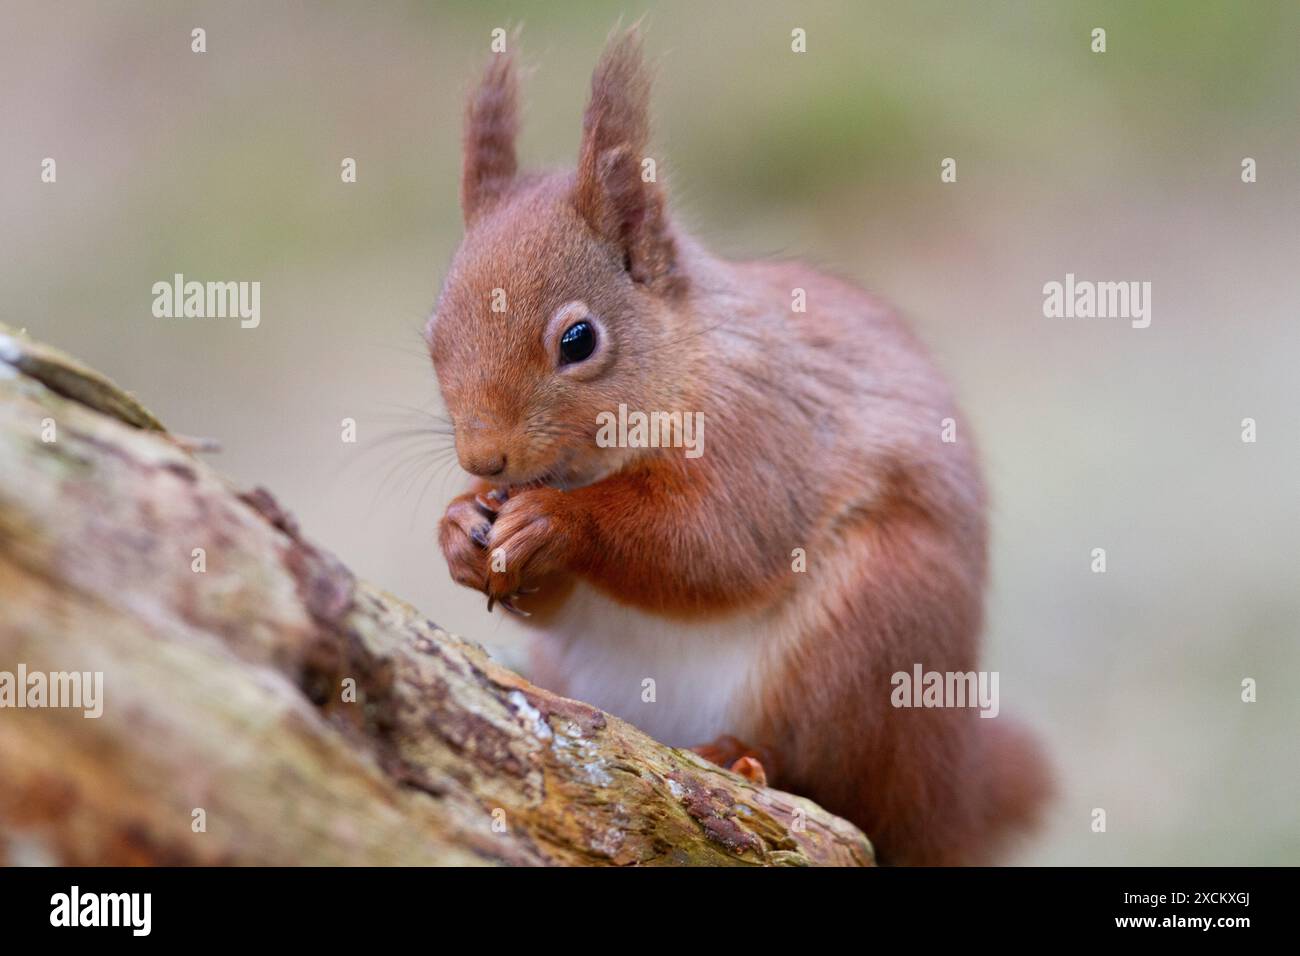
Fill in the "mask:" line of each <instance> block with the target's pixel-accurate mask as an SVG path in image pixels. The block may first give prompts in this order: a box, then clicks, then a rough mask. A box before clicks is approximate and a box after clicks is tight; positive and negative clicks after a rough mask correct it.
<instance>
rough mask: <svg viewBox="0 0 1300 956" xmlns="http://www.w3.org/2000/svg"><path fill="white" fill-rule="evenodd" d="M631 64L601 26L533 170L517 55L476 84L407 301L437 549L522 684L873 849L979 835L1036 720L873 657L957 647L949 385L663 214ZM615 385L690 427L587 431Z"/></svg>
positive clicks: (925, 365)
mask: <svg viewBox="0 0 1300 956" xmlns="http://www.w3.org/2000/svg"><path fill="white" fill-rule="evenodd" d="M649 91H650V79H649V74H648V71H647V68H646V66H645V64H644V62H643V56H642V53H641V41H640V39H639V37H638V35H637V32H636V30H635V29H633V30H629V31H626V32H623V33H621V34H618V35H616V36H615V37H614V38H613V39H611V41H610V43H609V45H608V47H607V48H606V50H605V52H604V54H603V55H602V57H601V59H600V61H599V64H598V65H597V67H596V70H595V73H594V75H593V78H592V84H591V99H590V102H589V104H588V106H587V109H586V112H585V114H584V118H583V126H582V143H581V147H580V149H579V153H578V162H577V168H576V170H564V171H556V172H521V171H520V170H519V169H518V168H517V164H516V157H515V138H516V132H517V129H518V106H517V103H518V97H517V89H516V79H515V69H514V65H513V59H512V55H508V54H498V55H497V56H496V57H495V58H494V59H493V61H492V62H491V63H490V65H489V66H488V69H487V71H486V73H485V75H484V77H483V79H482V81H481V83H480V84H479V86H478V87H477V89H476V90H475V91H474V92H473V93H472V95H471V97H470V100H469V103H468V108H467V111H466V128H465V136H464V151H463V152H464V155H463V170H462V178H461V187H460V192H461V205H462V209H463V214H464V220H465V236H464V239H463V241H462V244H461V246H460V248H459V249H458V251H457V252H456V254H455V256H454V259H453V262H452V265H451V267H450V269H449V271H448V274H447V276H446V279H445V282H444V285H443V289H442V292H441V294H440V296H439V300H438V303H437V306H436V309H435V312H434V315H433V317H432V318H431V319H430V320H429V324H428V327H427V330H426V336H427V341H428V345H429V349H430V354H431V357H432V360H433V365H434V368H435V371H436V373H437V378H438V383H439V386H440V389H441V392H442V396H443V400H444V403H445V405H446V408H447V411H448V414H449V416H450V419H451V423H452V425H453V426H454V431H455V445H456V452H457V456H458V458H459V461H460V464H461V466H462V467H463V468H464V469H465V470H466V471H468V472H470V473H471V474H473V475H475V476H476V478H475V480H474V482H473V484H472V486H471V487H470V489H469V491H468V492H467V493H465V494H463V495H461V496H460V497H458V498H456V499H454V500H453V501H452V502H451V504H450V505H449V507H448V508H447V511H446V514H445V516H444V517H443V519H442V521H441V523H440V526H439V543H440V545H441V548H442V550H443V552H444V554H445V556H446V559H447V562H448V565H449V566H450V570H451V575H452V577H453V578H454V579H455V580H456V581H457V582H458V583H460V584H462V585H465V586H466V587H470V588H473V589H475V590H478V591H483V592H486V594H487V596H488V608H489V610H491V608H492V605H493V603H499V604H502V605H504V606H505V608H506V609H508V610H511V611H516V612H518V613H520V614H527V615H529V616H528V617H527V618H526V622H527V624H528V625H529V626H530V628H531V631H532V638H531V644H532V646H531V655H532V657H531V660H532V666H533V672H532V674H531V675H530V676H532V677H533V679H534V680H535V681H536V682H537V683H538V684H541V685H542V686H545V687H548V688H550V689H552V690H555V691H557V692H560V693H563V694H566V695H568V696H571V697H575V698H579V699H581V700H584V701H587V702H589V703H592V704H594V705H596V706H599V707H601V708H603V709H605V710H607V711H609V712H611V713H614V714H616V715H619V716H621V717H624V718H625V719H627V720H629V721H631V722H632V723H634V724H636V725H637V726H639V727H640V728H642V729H643V730H645V731H647V732H648V733H650V734H651V735H653V736H655V737H657V738H658V739H660V740H662V741H663V742H665V743H668V744H670V745H673V746H679V747H692V746H693V747H696V748H697V749H698V750H699V752H700V753H702V754H704V755H706V756H707V757H709V758H710V759H712V760H714V761H715V762H717V763H720V764H722V765H723V766H726V767H731V768H733V769H735V770H737V771H738V772H742V773H745V774H746V775H748V776H750V777H751V778H754V777H757V778H759V779H762V778H763V777H764V776H765V777H766V778H767V781H768V782H769V783H771V784H773V785H775V786H778V787H781V788H783V789H786V790H790V791H793V792H795V793H799V794H801V795H804V796H806V797H809V798H810V799H813V800H815V801H816V802H818V803H819V804H821V805H822V806H824V807H825V808H826V809H828V810H830V811H832V812H834V813H837V814H839V815H841V816H843V817H845V818H847V819H849V820H851V821H853V822H854V823H856V824H857V825H858V826H860V827H861V828H862V829H863V830H864V831H865V832H866V833H867V835H868V836H869V837H870V838H871V840H872V841H873V843H874V845H875V847H876V850H877V854H878V858H879V859H880V860H881V861H882V862H884V863H895V864H958V863H984V862H989V861H990V860H992V859H994V857H995V854H996V853H997V851H998V850H999V848H1000V847H1001V846H1002V845H1003V838H1004V837H1005V836H1007V835H1009V834H1012V833H1014V832H1016V831H1017V830H1021V829H1024V828H1026V827H1027V826H1029V825H1030V824H1032V822H1033V820H1034V818H1035V817H1036V816H1037V813H1038V811H1039V810H1040V808H1041V805H1042V803H1043V801H1044V799H1045V798H1046V796H1047V794H1048V791H1049V776H1048V773H1047V769H1046V764H1045V762H1044V760H1043V758H1042V756H1041V755H1040V753H1039V750H1038V748H1037V745H1036V744H1035V742H1034V740H1033V738H1032V737H1030V736H1029V735H1028V734H1026V733H1025V732H1023V731H1022V730H1021V729H1019V728H1018V727H1017V726H1016V725H1014V724H1012V723H1009V722H1008V721H1007V719H1006V718H1005V717H998V718H997V719H993V720H985V719H979V717H978V715H977V713H976V711H975V710H973V709H971V708H962V707H935V708H903V707H896V706H894V705H893V704H892V703H891V692H892V691H893V689H894V686H893V685H892V683H891V675H894V674H896V673H899V672H906V673H909V674H910V673H911V672H912V671H913V668H914V666H915V665H918V664H920V665H922V666H923V667H924V668H925V670H926V671H940V672H970V671H973V670H974V669H975V667H976V665H977V652H978V644H979V635H980V630H981V617H982V605H983V591H984V587H985V577H986V527H985V510H986V504H985V492H984V488H983V484H982V481H981V477H980V474H979V469H978V467H977V464H976V461H975V457H974V453H973V451H972V448H971V445H970V442H969V440H968V439H967V437H966V435H965V430H964V426H962V425H960V424H958V423H960V422H961V416H960V414H959V413H958V411H957V410H956V408H955V405H954V402H953V398H952V395H951V394H950V391H949V388H948V386H947V384H946V383H945V381H944V379H943V378H942V376H941V375H940V374H939V372H938V371H936V369H935V368H934V366H933V365H932V363H931V361H930V359H929V358H928V357H927V355H926V352H925V350H924V349H923V347H922V346H921V345H920V344H919V342H918V341H917V340H916V339H915V338H914V337H913V336H912V334H911V333H910V332H909V331H908V329H907V328H906V327H905V326H904V325H903V324H902V322H901V321H900V320H899V319H898V318H897V317H896V316H895V315H894V314H893V313H892V312H891V311H890V310H889V309H888V308H886V307H885V306H884V305H882V304H881V303H880V302H878V301H877V300H875V299H874V298H872V297H871V296H869V295H868V294H866V293H864V292H862V291H861V290H859V289H857V288H855V287H854V286H853V285H851V284H849V283H847V282H844V281H841V280H839V279H835V278H831V277H829V276H827V275H824V274H822V273H820V272H817V271H815V270H814V269H812V268H810V267H808V266H805V265H801V264H799V263H796V262H776V261H761V262H729V261H724V260H723V259H721V258H718V257H715V256H713V255H711V254H710V253H709V252H708V251H706V250H705V249H704V248H703V247H702V246H701V245H700V244H698V243H697V242H696V241H695V240H693V239H692V238H691V237H690V236H688V235H687V234H686V233H684V232H683V231H682V230H681V229H680V228H678V226H677V225H676V224H675V223H674V222H673V220H672V219H671V218H670V215H669V212H668V206H667V203H666V196H665V192H664V189H663V187H662V185H661V184H660V183H658V182H657V181H656V179H657V177H655V176H649V175H643V172H644V171H645V170H646V169H647V168H648V166H647V164H645V163H644V160H645V159H646V158H647V157H648V155H649V154H648V152H647V150H648V148H649V144H648V135H649V122H648V108H649ZM799 295H803V296H804V303H805V309H804V310H798V309H796V308H794V307H793V305H792V303H794V302H795V300H796V298H797V297H798V296H799ZM620 406H626V408H627V409H633V410H644V411H645V412H651V411H660V410H661V411H665V412H681V413H684V414H691V413H696V412H698V413H700V414H701V416H702V420H703V422H704V423H705V425H706V426H707V427H706V431H705V434H704V435H703V436H701V437H706V438H707V440H706V441H703V442H701V443H700V448H699V449H698V451H699V452H700V453H699V454H698V455H696V456H693V457H692V456H688V455H686V454H684V452H683V450H682V449H681V448H674V447H606V445H608V444H609V443H608V442H598V441H597V431H598V425H597V423H598V422H599V421H600V420H601V416H602V415H604V414H609V413H616V412H617V411H618V410H619V408H620ZM945 428H948V429H950V430H951V429H953V428H956V429H957V437H958V440H956V441H947V442H945V441H943V440H941V433H942V432H943V431H944V429H945ZM625 444H632V443H631V442H628V443H625ZM642 444H644V443H642ZM801 556H802V560H803V561H804V562H806V567H804V568H801V567H800V561H801ZM647 679H649V680H653V681H654V688H655V699H654V702H653V703H648V702H646V701H645V700H643V688H644V687H646V686H648V685H646V684H644V683H643V682H645V681H647Z"/></svg>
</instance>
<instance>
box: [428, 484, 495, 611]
mask: <svg viewBox="0 0 1300 956" xmlns="http://www.w3.org/2000/svg"><path fill="white" fill-rule="evenodd" d="M476 497H477V496H476V495H475V494H474V493H473V492H471V493H469V494H465V495H461V496H460V497H459V498H454V499H452V502H451V504H449V505H448V506H447V511H446V513H445V514H444V515H443V516H442V521H440V522H439V523H438V544H439V545H440V546H441V547H442V553H443V555H444V556H445V557H446V558H447V567H448V569H449V570H450V571H451V577H452V580H453V581H455V582H456V583H457V584H463V585H465V587H467V588H473V589H474V590H475V591H485V590H486V589H487V577H488V572H487V567H488V564H487V544H488V535H489V534H490V533H491V531H492V518H491V512H490V511H488V510H487V509H486V508H484V507H483V505H481V504H480V503H479V502H478V501H477V500H476Z"/></svg>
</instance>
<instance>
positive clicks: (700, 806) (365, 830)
mask: <svg viewBox="0 0 1300 956" xmlns="http://www.w3.org/2000/svg"><path fill="white" fill-rule="evenodd" d="M20 668H23V669H25V672H26V674H27V681H26V682H25V683H24V684H23V686H18V674H19V670H20ZM6 672H7V674H8V675H9V678H8V681H9V683H8V687H9V689H10V691H12V694H11V695H10V696H9V697H8V698H6V697H5V693H4V692H5V684H4V681H5V674H6ZM52 672H68V673H71V672H78V673H81V674H82V675H83V676H84V680H85V686H86V687H87V688H93V687H94V680H95V678H94V677H93V675H94V674H96V673H102V692H101V695H100V698H101V701H100V702H101V703H102V716H100V717H97V718H95V717H86V716H84V714H83V712H84V710H85V709H86V707H84V706H81V707H53V706H45V707H33V706H18V705H19V704H24V705H25V704H29V703H33V702H37V698H36V697H35V696H32V695H33V694H34V693H35V691H33V690H32V684H31V682H32V681H33V679H34V678H33V677H32V675H33V674H36V675H45V674H50V673H52ZM53 686H54V685H51V688H52V687H53ZM50 694H51V695H52V694H53V690H52V689H51V691H50ZM62 702H63V701H61V700H53V699H47V700H46V701H45V703H46V704H47V705H48V704H53V703H62ZM81 703H82V704H90V705H92V706H93V702H90V701H87V700H82V701H81ZM0 705H3V706H0V863H7V864H20V863H60V864H134V863H142V864H484V863H487V864H492V863H505V864H611V865H626V864H713V865H727V864H765V865H777V864H792V865H806V864H831V865H866V864H870V863H871V862H872V851H871V845H870V843H869V842H868V841H867V839H866V837H865V836H863V835H862V834H861V833H860V832H858V831H857V830H856V829H854V828H853V827H852V826H851V825H850V824H848V823H846V822H845V821H843V820H840V819H839V818H837V817H834V816H831V815H830V814H828V813H826V812H825V811H824V810H822V809H820V808H819V807H817V806H816V805H815V804H813V803H811V802H809V801H807V800H804V799H801V798H799V797H795V796H791V795H789V794H786V793H781V792H779V791H776V790H771V789H768V788H764V787H757V786H754V785H752V784H751V783H750V782H748V781H746V780H745V779H743V778H741V777H739V776H736V775H734V774H730V773H727V772H725V771H722V770H720V769H719V768H716V767H714V766H712V765H711V764H708V763H707V762H706V761H704V760H703V759H702V758H700V757H698V756H696V755H695V754H693V753H690V752H687V751H681V750H675V749H671V748H668V747H665V746H663V745H661V744H659V743H656V742H655V741H653V740H651V739H650V738H648V737H647V736H646V735H644V734H642V733H640V732H639V731H637V730H636V729H635V728H633V727H632V726H631V725H629V724H627V723H624V722H623V721H621V720H618V719H617V718H615V717H612V716H610V715H608V714H605V713H602V712H601V711H599V710H597V709H595V708H593V707H590V706H588V705H586V704H582V703H579V702H577V701H572V700H566V699H564V698H561V697H557V696H555V695H554V694H550V693H548V692H547V691H545V690H542V689H540V688H538V687H534V686H533V685H532V684H530V683H528V681H526V680H524V679H523V678H522V677H519V676H518V675H516V674H513V673H511V672H509V671H507V670H505V669H504V668H502V667H501V666H499V665H498V664H496V663H494V662H493V661H492V660H491V659H490V658H489V657H488V656H487V654H486V653H485V652H484V651H483V650H482V649H481V648H479V647H478V646H477V645H474V644H472V643H469V642H466V641H463V640H461V639H459V638H457V637H455V636H453V635H451V634H448V633H447V632H445V631H443V630H442V629H440V628H439V627H437V625H435V624H433V623H431V622H430V621H429V620H427V619H426V618H424V617H423V616H422V615H420V614H419V613H418V612H417V611H416V610H415V609H413V608H411V607H410V606H408V605H406V604H404V603H402V602H401V601H399V600H397V599H395V598H393V597H392V596H390V595H387V594H385V593H383V592H382V591H381V590H379V589H377V588H375V587H373V586H371V585H368V584H366V583H364V582H362V581H359V580H357V579H356V578H354V577H353V575H352V574H351V573H350V572H349V571H348V569H347V568H346V567H345V566H344V565H343V564H342V563H341V562H339V561H338V560H337V559H336V558H334V557H333V556H332V555H330V554H328V553H326V552H324V551H322V550H320V549H318V548H316V547H314V546H313V545H312V544H311V543H310V542H309V541H307V540H306V539H305V538H304V537H303V536H302V535H301V534H300V532H299V530H298V528H297V527H296V525H295V523H294V521H293V519H292V518H291V517H290V516H289V515H288V514H287V513H286V512H284V511H283V510H282V509H281V508H280V507H279V506H278V505H277V504H276V502H275V501H274V499H273V498H272V497H271V495H270V494H268V493H267V492H266V491H264V490H261V489H258V490H255V491H252V492H243V491H241V490H240V489H237V488H234V487H232V486H231V485H230V484H229V483H228V482H227V481H226V480H224V479H223V478H222V477H221V476H220V475H218V474H217V473H216V472H215V471H213V470H212V469H211V468H209V467H208V466H207V465H206V464H205V463H203V462H202V461H199V460H198V459H196V458H195V457H194V456H193V455H192V454H191V453H190V451H189V450H187V447H186V444H185V442H184V441H182V440H179V439H176V438H174V437H173V436H171V435H169V434H168V432H167V431H166V430H165V429H164V428H163V426H162V425H161V424H159V422H158V421H157V420H156V419H155V418H154V417H153V416H152V415H150V414H149V412H148V411H147V410H145V409H144V408H143V407H141V406H140V405H139V403H137V402H135V401H134V400H133V399H132V398H131V397H130V396H129V395H128V394H127V393H125V392H123V391H122V390H121V389H119V388H117V387H116V386H114V385H113V384H112V383H111V382H109V381H108V380H107V379H105V378H103V377H102V376H99V375H97V374H96V373H95V372H93V371H91V370H89V369H87V368H85V367H83V366H81V365H79V364H78V363H76V362H75V361H73V360H72V359H70V358H68V357H67V356H65V355H62V354H61V353H58V352H57V351H55V350H53V349H50V348H48V347H46V346H42V345H40V344H39V343H36V342H33V341H31V340H29V339H27V338H26V337H25V336H23V335H20V334H18V333H16V332H13V331H12V330H8V329H5V328H4V327H3V326H0Z"/></svg>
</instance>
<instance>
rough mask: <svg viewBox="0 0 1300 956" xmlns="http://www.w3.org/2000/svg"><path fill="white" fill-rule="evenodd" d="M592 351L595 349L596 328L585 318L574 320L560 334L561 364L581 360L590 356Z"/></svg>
mask: <svg viewBox="0 0 1300 956" xmlns="http://www.w3.org/2000/svg"><path fill="white" fill-rule="evenodd" d="M594 351H596V329H595V326H593V325H592V324H591V323H590V322H588V321H587V320H586V319H583V320H582V321H581V322H574V323H573V324H572V325H571V326H569V327H568V328H567V329H565V330H564V334H563V335H562V336H560V364H561V365H571V364H572V363H574V362H581V361H582V360H583V359H585V358H588V357H590V356H591V353H592V352H594Z"/></svg>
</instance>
